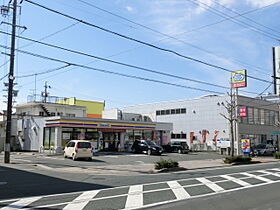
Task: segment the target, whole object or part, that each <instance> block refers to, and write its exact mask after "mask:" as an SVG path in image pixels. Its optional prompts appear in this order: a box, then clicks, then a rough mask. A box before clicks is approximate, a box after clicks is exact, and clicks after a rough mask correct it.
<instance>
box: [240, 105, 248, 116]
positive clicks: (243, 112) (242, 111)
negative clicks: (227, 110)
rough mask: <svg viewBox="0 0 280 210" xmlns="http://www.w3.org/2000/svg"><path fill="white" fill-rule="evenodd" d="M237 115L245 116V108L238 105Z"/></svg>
mask: <svg viewBox="0 0 280 210" xmlns="http://www.w3.org/2000/svg"><path fill="white" fill-rule="evenodd" d="M239 117H247V108H246V107H239Z"/></svg>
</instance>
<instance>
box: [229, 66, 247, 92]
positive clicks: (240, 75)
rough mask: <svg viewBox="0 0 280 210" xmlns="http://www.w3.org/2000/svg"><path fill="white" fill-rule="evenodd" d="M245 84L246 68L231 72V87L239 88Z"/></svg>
mask: <svg viewBox="0 0 280 210" xmlns="http://www.w3.org/2000/svg"><path fill="white" fill-rule="evenodd" d="M246 86H247V75H246V70H240V71H234V72H231V87H233V88H239V87H246Z"/></svg>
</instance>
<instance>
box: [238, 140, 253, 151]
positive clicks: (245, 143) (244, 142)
mask: <svg viewBox="0 0 280 210" xmlns="http://www.w3.org/2000/svg"><path fill="white" fill-rule="evenodd" d="M240 142H241V151H242V152H243V153H250V151H251V147H250V139H241V140H240Z"/></svg>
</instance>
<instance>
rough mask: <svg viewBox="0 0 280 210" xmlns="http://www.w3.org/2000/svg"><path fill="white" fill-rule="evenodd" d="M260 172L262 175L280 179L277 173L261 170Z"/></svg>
mask: <svg viewBox="0 0 280 210" xmlns="http://www.w3.org/2000/svg"><path fill="white" fill-rule="evenodd" d="M258 172H261V173H264V174H269V175H273V176H277V177H280V174H277V173H272V172H269V171H266V170H259V171H258Z"/></svg>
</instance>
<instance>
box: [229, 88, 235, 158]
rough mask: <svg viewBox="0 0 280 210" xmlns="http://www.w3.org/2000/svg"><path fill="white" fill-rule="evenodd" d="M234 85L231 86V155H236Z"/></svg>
mask: <svg viewBox="0 0 280 210" xmlns="http://www.w3.org/2000/svg"><path fill="white" fill-rule="evenodd" d="M232 94H233V93H232V87H231V88H230V133H231V148H230V150H231V151H230V153H231V156H234V130H233V122H234V116H233V112H234V111H235V108H234V107H235V106H234V101H233V95H232Z"/></svg>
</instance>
